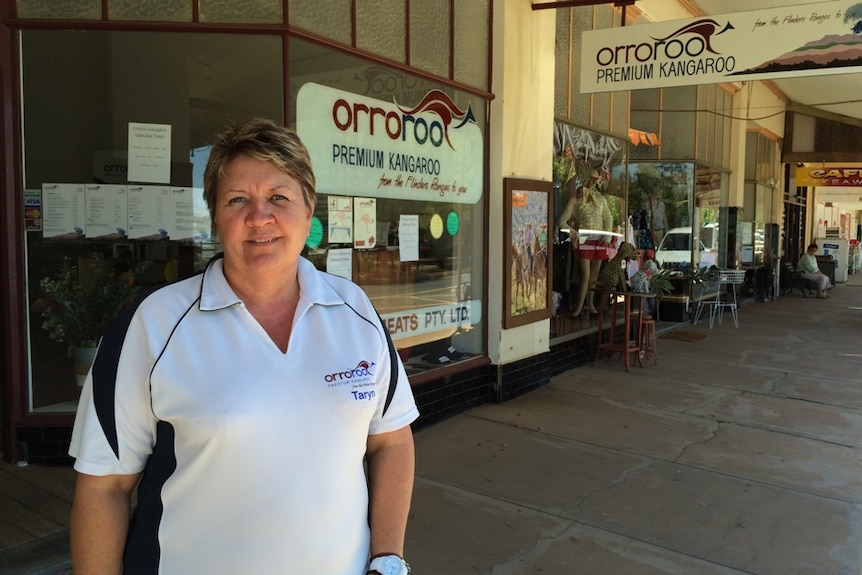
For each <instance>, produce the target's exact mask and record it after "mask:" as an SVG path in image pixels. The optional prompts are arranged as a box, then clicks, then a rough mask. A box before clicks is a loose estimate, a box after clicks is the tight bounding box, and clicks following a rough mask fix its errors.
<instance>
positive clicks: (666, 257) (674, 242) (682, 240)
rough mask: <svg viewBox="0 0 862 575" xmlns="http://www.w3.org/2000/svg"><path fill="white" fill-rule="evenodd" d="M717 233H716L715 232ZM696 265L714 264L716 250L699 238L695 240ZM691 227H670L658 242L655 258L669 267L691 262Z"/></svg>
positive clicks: (685, 264)
mask: <svg viewBox="0 0 862 575" xmlns="http://www.w3.org/2000/svg"><path fill="white" fill-rule="evenodd" d="M715 235H717V234H715ZM697 249H698V258H697V259H698V265H699V266H700V267H702V268H708V267H710V266H713V265H716V262H717V261H718V250H717V249H709V248H707V246H706V244H704V243H703V241H701V240H700V239H698V240H697ZM691 256H692V254H691V227H684V228H671V229H670V230H668V232H667V233H666V234H665V235H664V237H663V238H662V240H661V242H659V245H658V249H657V250H656V252H655V259H656V260H658V262H659V263H660V264H661V265H662V266H664V267H670V268H680V267H685V266H687V265H689V264H690V263H691Z"/></svg>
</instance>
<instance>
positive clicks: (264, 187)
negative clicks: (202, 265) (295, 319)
mask: <svg viewBox="0 0 862 575" xmlns="http://www.w3.org/2000/svg"><path fill="white" fill-rule="evenodd" d="M215 214H216V215H215V224H216V228H217V229H218V233H219V239H220V241H221V244H222V247H223V248H224V255H225V268H226V269H228V267H229V266H230V268H237V269H239V270H241V271H250V270H252V269H256V270H260V269H265V268H272V267H278V266H284V265H292V264H295V263H296V261H297V259H298V257H299V254H300V253H301V252H302V248H303V246H304V245H305V240H306V237H307V236H308V231H309V229H310V226H311V216H312V210H311V209H309V208H308V206H306V204H305V198H304V195H303V192H302V186H301V185H300V183H299V181H298V180H296V179H295V178H293V177H291V176H289V175H287V174H285V173H284V172H282V171H281V170H280V169H278V168H277V167H276V166H274V165H273V164H270V163H268V162H262V161H260V160H256V159H254V158H251V157H249V156H238V157H236V158H234V159H233V160H231V161H229V162H228V163H227V164H226V165H225V170H224V177H223V178H222V179H221V181H220V182H219V184H218V189H217V191H216V211H215Z"/></svg>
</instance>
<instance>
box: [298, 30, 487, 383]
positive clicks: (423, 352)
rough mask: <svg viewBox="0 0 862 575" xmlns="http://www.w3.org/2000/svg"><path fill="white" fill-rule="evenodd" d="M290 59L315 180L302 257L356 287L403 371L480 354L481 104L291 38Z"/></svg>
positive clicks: (300, 128)
mask: <svg viewBox="0 0 862 575" xmlns="http://www.w3.org/2000/svg"><path fill="white" fill-rule="evenodd" d="M290 53H291V58H290V69H291V71H292V74H293V75H292V77H291V88H292V90H291V91H292V94H293V96H292V97H291V100H290V109H291V117H294V118H295V119H296V121H295V127H296V130H297V132H298V133H299V134H300V137H302V138H303V139H304V140H305V142H306V145H307V146H308V147H309V151H310V153H311V156H312V161H313V163H314V166H315V173H316V176H317V193H318V201H317V206H316V210H315V217H316V219H317V222H318V224H319V225H318V229H319V230H320V234H319V237H318V240H317V241H315V242H312V245H311V246H310V247H309V250H308V257H309V259H311V261H313V262H314V263H315V265H316V266H317V267H318V268H320V269H324V270H327V271H329V272H330V273H337V274H339V275H344V276H346V277H350V278H351V279H353V280H354V281H355V282H356V283H358V284H359V285H361V286H362V287H363V288H364V289H365V291H366V292H367V293H368V294H369V296H370V297H371V299H372V301H373V302H374V304H375V306H376V307H377V309H378V311H379V313H380V315H381V316H382V318H383V320H384V322H385V323H386V325H387V326H388V328H389V332H390V334H391V336H392V338H393V340H394V342H395V345H396V347H397V348H398V349H399V352H400V353H401V356H402V358H403V359H404V360H405V366H406V368H407V371H408V373H409V374H416V373H421V372H423V371H427V370H429V369H434V368H438V367H441V366H444V365H450V364H454V363H457V362H458V361H462V360H466V359H469V358H471V357H475V356H477V355H481V354H482V353H484V351H485V348H484V340H483V337H482V333H483V329H482V328H483V325H484V322H485V317H487V313H486V310H485V309H483V301H482V294H483V293H484V291H485V287H484V267H485V256H484V245H485V243H484V242H485V227H484V218H483V201H482V198H483V196H484V191H483V183H482V182H483V177H482V174H483V170H484V167H483V166H484V160H483V149H484V146H483V145H482V139H483V137H484V136H483V133H482V132H483V126H484V124H485V120H484V114H485V105H484V102H483V100H481V99H479V98H477V97H475V96H472V95H468V94H465V93H462V92H458V91H456V90H452V89H448V88H447V89H445V90H444V89H441V87H440V86H437V85H435V84H432V83H430V82H428V81H426V80H422V79H419V78H417V77H415V76H411V75H409V74H406V73H403V72H399V71H395V70H390V69H386V68H383V67H381V66H379V65H374V64H369V63H367V62H364V61H362V60H360V59H357V58H354V57H350V56H347V55H344V54H338V53H335V52H332V51H331V50H329V49H327V48H324V47H321V46H315V45H313V44H310V43H308V42H304V41H300V40H292V41H291V43H290ZM320 79H325V83H322V82H320ZM430 110H437V112H433V111H430Z"/></svg>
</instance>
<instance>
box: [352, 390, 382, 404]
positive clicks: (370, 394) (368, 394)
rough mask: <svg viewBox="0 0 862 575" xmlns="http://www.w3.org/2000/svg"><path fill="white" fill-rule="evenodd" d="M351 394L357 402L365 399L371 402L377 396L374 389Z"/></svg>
mask: <svg viewBox="0 0 862 575" xmlns="http://www.w3.org/2000/svg"><path fill="white" fill-rule="evenodd" d="M350 393H351V394H352V395H353V399H355V400H356V401H361V400H363V399H364V400H367V401H371V400H372V399H374V398H375V397H376V396H377V392H376V391H374V390H373V389H372V390H371V391H351V392H350Z"/></svg>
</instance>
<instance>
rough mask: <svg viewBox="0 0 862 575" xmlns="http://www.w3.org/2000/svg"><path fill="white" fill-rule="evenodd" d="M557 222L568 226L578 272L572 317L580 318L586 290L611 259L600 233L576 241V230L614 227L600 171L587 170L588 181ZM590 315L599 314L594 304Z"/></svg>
mask: <svg viewBox="0 0 862 575" xmlns="http://www.w3.org/2000/svg"><path fill="white" fill-rule="evenodd" d="M560 222H561V223H566V224H567V225H568V226H569V230H570V231H569V237H570V238H572V255H574V257H575V261H576V262H577V265H578V271H579V272H580V278H581V279H580V283H579V285H578V295H577V299H576V300H575V301H574V302H573V303H574V306H575V311H574V313H573V314H572V315H573V316H575V317H577V316H579V315H581V311H582V310H583V308H584V300H585V299H586V297H587V291H588V290H591V289H594V288H595V286H596V280H597V279H598V277H599V268H600V267H601V264H602V261H603V260H606V259H608V258H609V257H610V254H609V253H608V247H609V246H610V244H611V241H610V240H611V237H610V236H609V235H608V236H606V235H601V234H590V235H589V236H588V237H587V239H586V240H585V241H584V242H580V241H579V235H578V230H579V229H582V230H601V231H610V230H611V227H612V226H613V218H612V217H611V211H610V208H608V202H607V200H605V197H604V196H603V195H602V193H601V191H600V190H599V172H598V170H591V171H590V178H589V180H587V183H586V184H585V185H584V186H581V187H580V188H578V190H577V192H576V193H574V194H572V195H571V196H570V197H569V201H568V203H567V204H566V207H565V209H564V210H563V213H562V214H561V215H560ZM588 309H589V310H590V313H598V311H597V310H596V308H595V304H594V303H593V302H592V301H590V302H589V308H588Z"/></svg>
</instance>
